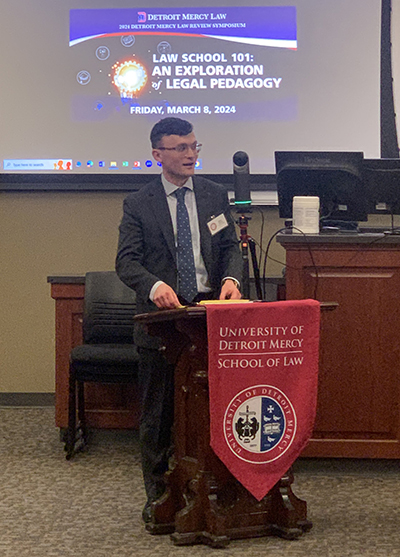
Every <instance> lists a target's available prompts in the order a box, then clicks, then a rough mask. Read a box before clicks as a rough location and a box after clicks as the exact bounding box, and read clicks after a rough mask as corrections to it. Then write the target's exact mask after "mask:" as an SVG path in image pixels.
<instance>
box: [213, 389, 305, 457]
mask: <svg viewBox="0 0 400 557" xmlns="http://www.w3.org/2000/svg"><path fill="white" fill-rule="evenodd" d="M295 434H296V414H295V411H294V408H293V406H292V403H291V402H290V400H289V399H288V397H287V396H286V395H285V394H284V393H283V392H282V391H280V390H279V389H277V388H276V387H273V386H271V385H256V386H254V387H249V388H248V389H245V390H244V391H242V392H240V393H239V394H237V395H236V396H235V397H234V398H233V399H232V400H231V402H230V403H229V405H228V407H227V409H226V411H225V416H224V435H225V440H226V442H227V444H228V446H229V448H230V449H231V451H232V452H233V453H234V454H235V455H236V456H237V457H238V458H240V459H241V460H244V461H245V462H251V463H254V464H265V463H267V462H272V461H274V460H277V459H278V458H280V457H281V456H282V455H283V454H284V453H285V452H286V451H287V450H288V449H289V447H290V445H291V444H292V442H293V439H294V437H295Z"/></svg>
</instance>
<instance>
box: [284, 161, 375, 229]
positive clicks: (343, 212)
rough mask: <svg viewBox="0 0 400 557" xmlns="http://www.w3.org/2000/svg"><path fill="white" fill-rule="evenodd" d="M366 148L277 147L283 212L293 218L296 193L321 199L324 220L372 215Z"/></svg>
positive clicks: (351, 219) (331, 220)
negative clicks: (365, 168) (366, 186)
mask: <svg viewBox="0 0 400 557" xmlns="http://www.w3.org/2000/svg"><path fill="white" fill-rule="evenodd" d="M363 159H364V154H363V153H362V152H347V151H346V152H341V151H340V152H339V151H276V152H275V167H276V176H277V189H278V202H279V216H280V217H281V218H287V219H289V218H292V205H293V197H294V196H296V195H302V196H303V195H313V196H318V197H319V199H320V217H321V220H322V221H329V222H335V223H338V224H339V223H340V222H341V221H346V222H349V221H357V222H358V221H364V220H367V219H368V212H367V203H366V199H365V191H364V184H363Z"/></svg>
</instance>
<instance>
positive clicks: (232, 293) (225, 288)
mask: <svg viewBox="0 0 400 557" xmlns="http://www.w3.org/2000/svg"><path fill="white" fill-rule="evenodd" d="M241 297H242V295H241V293H240V290H239V288H238V287H237V284H236V282H235V281H234V280H231V279H226V280H225V282H224V284H223V285H222V288H221V294H220V295H219V299H220V300H240V298H241Z"/></svg>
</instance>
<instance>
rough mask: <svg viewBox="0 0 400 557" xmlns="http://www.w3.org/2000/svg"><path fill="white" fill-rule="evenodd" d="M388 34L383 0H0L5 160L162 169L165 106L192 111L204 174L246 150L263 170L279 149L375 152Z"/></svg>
mask: <svg viewBox="0 0 400 557" xmlns="http://www.w3.org/2000/svg"><path fill="white" fill-rule="evenodd" d="M380 37H381V0H351V1H349V0H323V2H322V1H321V0H252V1H251V2H250V5H247V4H244V3H243V2H242V1H239V0H203V1H201V0H197V1H194V0H170V1H169V2H165V1H163V2H161V1H160V0H147V1H146V2H143V1H139V0H113V1H112V2H110V0H34V1H32V0H13V1H7V2H3V3H2V9H1V18H0V41H1V45H2V49H1V54H0V63H1V69H2V76H3V79H2V87H1V99H2V102H1V103H0V125H1V130H2V133H1V134H0V170H1V172H2V173H7V174H8V175H10V174H12V175H15V174H17V173H42V174H43V173H45V174H46V173H48V174H51V175H54V174H58V175H61V174H66V173H69V174H74V175H75V174H78V175H79V176H80V177H82V176H88V177H89V175H91V174H97V175H106V177H107V176H110V175H115V174H119V175H121V174H122V175H125V176H126V175H127V174H129V175H136V176H138V177H141V176H142V177H143V176H146V175H150V174H154V173H158V172H160V169H159V168H158V167H157V163H156V162H155V161H154V159H153V157H152V152H151V146H150V141H149V134H150V129H151V127H152V126H153V125H154V124H155V123H156V122H157V121H158V120H159V119H160V118H163V117H166V116H177V117H180V118H185V119H188V120H190V121H191V122H192V123H193V124H194V126H195V133H196V137H197V140H198V141H199V142H200V143H202V144H203V148H202V151H201V152H200V154H199V160H198V163H197V170H196V172H198V173H200V174H202V173H203V174H232V157H233V154H234V153H235V152H237V151H245V152H246V153H248V156H249V160H250V170H251V173H252V174H263V175H265V174H273V173H274V151H275V150H310V151H313V150H314V151H315V150H325V151H329V150H342V151H347V150H348V151H363V152H364V153H365V155H366V156H368V157H370V158H373V157H379V156H380ZM22 178H23V177H22ZM88 179H90V178H88ZM109 183H110V184H111V183H112V182H111V181H110V182H109Z"/></svg>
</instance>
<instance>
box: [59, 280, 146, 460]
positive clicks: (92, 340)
mask: <svg viewBox="0 0 400 557" xmlns="http://www.w3.org/2000/svg"><path fill="white" fill-rule="evenodd" d="M135 312H136V295H135V292H134V291H133V290H131V289H130V288H128V287H127V286H126V285H125V284H123V283H122V282H121V281H120V279H119V278H118V276H117V274H116V273H115V272H113V271H103V272H91V273H87V274H86V280H85V301H84V313H83V344H82V345H80V346H76V347H75V348H73V349H72V351H71V354H70V367H69V402H68V429H67V437H66V443H65V451H66V453H67V456H66V458H67V460H69V459H70V458H72V456H73V455H74V454H75V453H76V452H77V451H79V450H81V449H83V447H84V446H85V445H86V444H87V429H86V420H85V396H84V384H85V382H97V383H132V382H135V381H136V378H137V367H138V361H139V355H138V353H137V350H136V347H135V345H134V344H133V317H134V315H135ZM76 394H78V420H79V423H78V425H77V423H76Z"/></svg>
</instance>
